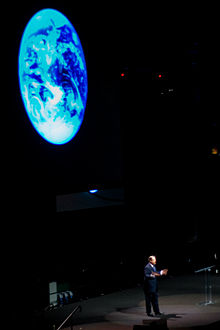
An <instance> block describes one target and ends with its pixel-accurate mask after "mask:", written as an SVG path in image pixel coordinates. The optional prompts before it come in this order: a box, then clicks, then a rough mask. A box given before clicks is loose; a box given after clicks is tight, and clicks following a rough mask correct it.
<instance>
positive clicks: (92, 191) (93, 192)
mask: <svg viewBox="0 0 220 330" xmlns="http://www.w3.org/2000/svg"><path fill="white" fill-rule="evenodd" d="M96 192H98V189H91V190H89V193H90V194H95V193H96Z"/></svg>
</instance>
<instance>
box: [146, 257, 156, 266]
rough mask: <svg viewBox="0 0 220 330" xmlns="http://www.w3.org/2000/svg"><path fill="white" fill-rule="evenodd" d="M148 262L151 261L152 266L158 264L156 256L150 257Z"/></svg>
mask: <svg viewBox="0 0 220 330" xmlns="http://www.w3.org/2000/svg"><path fill="white" fill-rule="evenodd" d="M148 261H149V262H150V263H151V264H152V265H156V263H157V259H156V257H155V256H150V257H149V258H148Z"/></svg>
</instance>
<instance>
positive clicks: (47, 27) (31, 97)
mask: <svg viewBox="0 0 220 330" xmlns="http://www.w3.org/2000/svg"><path fill="white" fill-rule="evenodd" d="M18 74H19V84H20V91H21V95H22V99H23V102H24V106H25V109H26V112H27V114H28V117H29V119H30V121H31V123H32V125H33V126H34V128H35V129H36V130H37V132H38V133H39V134H40V135H41V136H42V137H43V138H44V139H45V140H47V141H48V142H50V143H53V144H64V143H67V142H68V141H70V140H71V139H72V138H73V137H74V136H75V135H76V133H77V132H78V130H79V128H80V126H81V124H82V121H83V118H84V112H85V107H86V100H87V92H88V85H87V70H86V62H85V57H84V53H83V49H82V45H81V42H80V39H79V37H78V34H77V32H76V30H75V29H74V27H73V25H72V24H71V23H70V21H69V20H68V19H67V18H66V17H65V16H64V15H63V14H62V13H60V12H59V11H57V10H54V9H43V10H41V11H39V12H37V13H36V14H35V15H34V16H33V17H32V18H31V19H30V21H29V22H28V24H27V26H26V28H25V30H24V33H23V36H22V39H21V44H20V50H19V58H18Z"/></svg>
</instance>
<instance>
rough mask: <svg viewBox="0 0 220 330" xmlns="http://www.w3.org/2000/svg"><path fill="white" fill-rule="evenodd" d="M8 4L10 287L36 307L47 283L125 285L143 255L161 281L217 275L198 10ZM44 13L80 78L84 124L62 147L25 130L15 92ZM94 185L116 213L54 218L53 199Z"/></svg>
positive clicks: (213, 119) (211, 127)
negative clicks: (64, 34)
mask: <svg viewBox="0 0 220 330" xmlns="http://www.w3.org/2000/svg"><path fill="white" fill-rule="evenodd" d="M13 6H14V7H13V13H11V8H10V6H9V5H6V7H7V10H6V15H7V17H8V18H9V17H10V33H7V34H6V35H5V37H6V40H5V45H6V49H7V55H6V59H5V61H6V63H7V65H6V66H5V69H7V72H6V73H5V75H4V76H5V77H6V82H7V83H6V91H5V93H6V94H5V95H7V100H8V102H7V104H5V111H4V112H5V115H6V120H5V123H8V124H5V125H4V124H3V127H2V131H3V134H4V140H3V141H5V142H4V143H3V145H2V150H3V155H4V156H3V157H2V162H3V164H4V166H3V168H4V170H3V171H2V181H4V183H3V188H2V192H3V196H4V199H3V206H2V214H3V211H4V216H3V218H4V220H3V224H4V231H3V233H4V236H5V237H6V238H7V246H6V245H4V250H3V251H5V252H7V253H5V257H4V258H5V261H6V268H7V270H8V272H9V273H10V276H9V278H10V280H9V282H10V284H9V286H11V287H12V288H13V289H15V291H16V292H17V294H21V292H23V288H24V291H25V294H26V297H27V298H26V299H27V301H31V303H33V305H35V304H36V305H37V306H35V307H34V308H42V307H44V306H45V304H46V303H47V298H48V296H47V294H48V292H47V290H48V282H49V281H51V280H59V281H70V278H71V280H72V281H73V282H74V281H75V283H79V282H80V280H79V279H81V282H83V285H84V286H85V288H87V289H88V290H91V288H97V286H98V285H101V286H103V287H105V288H106V289H107V288H109V287H118V286H122V285H132V284H134V283H136V282H137V281H142V270H143V265H144V263H145V262H146V257H147V256H148V255H149V254H152V253H156V254H157V256H158V263H160V265H158V267H159V266H161V267H162V266H163V267H168V268H169V269H170V273H171V274H176V273H178V272H179V273H181V272H185V271H192V270H193V269H195V268H196V267H197V266H200V265H204V266H205V265H206V264H207V263H208V264H210V263H211V264H212V263H213V262H214V263H215V262H216V260H214V254H215V253H216V252H217V250H218V240H217V236H218V235H217V230H216V223H217V221H218V217H219V215H218V212H217V205H218V200H219V191H218V190H217V191H216V187H218V185H219V156H216V157H215V156H214V155H212V154H211V149H212V146H213V145H218V148H219V115H218V114H217V112H215V111H210V112H209V111H208V107H206V108H205V111H204V109H203V110H201V93H200V79H201V75H200V41H201V40H200V33H199V32H200V25H199V19H198V17H199V15H198V11H197V9H195V10H194V8H193V7H192V6H191V7H190V8H186V7H185V8H174V7H172V13H171V11H170V8H168V7H167V6H164V7H163V8H162V7H159V8H158V7H157V8H156V6H155V7H153V5H151V6H149V5H147V8H146V7H145V6H143V4H142V3H140V4H138V3H137V4H136V6H135V7H132V8H131V7H128V6H130V5H128V4H126V5H125V4H123V3H121V2H120V4H119V3H118V2H117V3H115V2H112V1H111V2H109V3H108V2H105V3H103V4H102V5H100V4H98V3H97V4H96V3H94V2H93V3H92V4H90V3H89V4H85V3H73V2H69V1H65V0H64V1H62V2H58V1H40V2H39V1H38V2H35V1H33V2H31V3H30V2H24V1H21V2H19V3H18V4H15V5H13ZM43 8H55V9H58V10H60V11H61V12H62V13H63V14H64V15H66V16H67V17H68V19H69V20H70V21H71V22H72V24H73V25H74V27H75V29H76V31H77V33H78V35H79V37H80V40H81V43H82V46H83V49H84V54H85V58H86V63H87V70H88V101H87V107H86V111H85V117H84V121H83V123H82V126H81V128H80V130H79V132H78V134H77V135H76V137H75V138H74V139H73V140H72V141H70V142H69V143H67V144H66V145H61V146H56V145H52V144H49V143H48V142H46V141H44V140H43V139H42V138H41V137H40V136H39V135H38V133H37V132H36V131H35V130H34V129H33V127H32V125H31V124H30V122H29V119H28V117H27V115H26V112H25V111H24V107H23V103H22V99H21V97H20V92H19V86H18V77H17V57H18V51H19V44H20V40H21V37H22V33H23V30H24V28H25V26H26V24H27V22H28V21H29V19H30V18H31V17H32V16H33V15H34V14H35V13H36V12H37V11H38V10H40V9H43ZM5 69H4V68H3V70H5ZM121 73H124V76H123V77H122V76H121ZM159 73H161V74H162V79H160V78H158V74H159ZM212 108H213V107H212ZM207 132H208V134H207ZM93 184H99V185H101V186H102V187H104V189H108V188H110V187H124V189H125V202H124V205H121V206H115V207H109V208H107V207H106V208H100V209H93V210H83V211H77V212H76V211H75V212H68V213H61V214H57V213H56V196H57V195H59V194H66V193H73V192H80V191H87V189H88V187H89V186H91V185H93ZM83 267H84V268H85V269H89V271H88V272H91V273H88V274H92V275H87V276H84V275H85V274H82V269H84V268H83ZM122 268H123V270H122ZM15 274H16V276H15ZM80 274H81V275H80ZM100 274H101V275H102V276H101V275H100ZM112 274H115V276H113V275H112ZM82 276H84V279H83V280H82ZM15 277H16V278H18V280H17V281H14V278H15ZM110 279H112V283H111V280H110ZM113 279H114V281H113ZM77 281H78V282H77ZM81 282H80V284H82V283H81ZM98 283H99V284H98ZM100 283H101V284H100ZM85 290H86V289H85ZM94 290H95V289H94ZM27 292H28V293H27ZM39 292H40V293H39ZM85 294H86V293H85ZM39 297H40V298H39ZM36 301H37V303H36ZM30 305H31V304H30Z"/></svg>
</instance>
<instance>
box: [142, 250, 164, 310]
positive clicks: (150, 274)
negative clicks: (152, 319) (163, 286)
mask: <svg viewBox="0 0 220 330" xmlns="http://www.w3.org/2000/svg"><path fill="white" fill-rule="evenodd" d="M148 261H149V262H148V264H147V265H146V266H145V267H144V294H145V301H146V313H147V315H148V316H153V314H152V313H151V305H152V307H153V311H154V313H155V315H156V316H160V315H162V314H161V313H160V309H159V303H158V285H157V277H158V276H162V275H167V272H168V269H163V270H161V271H157V269H156V262H157V260H156V257H155V256H150V257H149V258H148Z"/></svg>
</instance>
